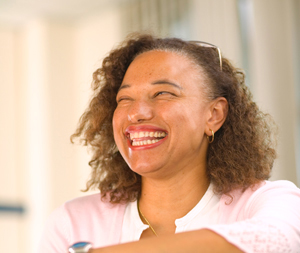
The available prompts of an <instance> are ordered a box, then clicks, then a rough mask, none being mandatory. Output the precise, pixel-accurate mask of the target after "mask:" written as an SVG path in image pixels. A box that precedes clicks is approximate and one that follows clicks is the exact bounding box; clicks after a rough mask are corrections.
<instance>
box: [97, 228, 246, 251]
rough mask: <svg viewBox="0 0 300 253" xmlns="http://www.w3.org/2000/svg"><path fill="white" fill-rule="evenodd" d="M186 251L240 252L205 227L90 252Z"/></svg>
mask: <svg viewBox="0 0 300 253" xmlns="http://www.w3.org/2000/svg"><path fill="white" fill-rule="evenodd" d="M110 252H122V253H135V252H137V253H140V252H143V253H148V252H149V253H153V252H155V253H166V252H172V253H181V252H182V253H187V252H201V253H205V252H216V253H217V252H232V253H235V252H242V251H241V250H239V249H238V248H236V247H235V246H234V245H232V244H230V243H229V242H228V241H226V240H225V239H224V238H223V237H221V236H220V235H218V234H216V233H215V232H213V231H211V230H207V229H202V230H196V231H191V232H185V233H178V234H175V235H169V236H162V237H158V238H149V239H143V240H140V241H137V242H132V243H125V244H119V245H115V246H110V247H105V248H98V249H94V250H93V251H92V253H110Z"/></svg>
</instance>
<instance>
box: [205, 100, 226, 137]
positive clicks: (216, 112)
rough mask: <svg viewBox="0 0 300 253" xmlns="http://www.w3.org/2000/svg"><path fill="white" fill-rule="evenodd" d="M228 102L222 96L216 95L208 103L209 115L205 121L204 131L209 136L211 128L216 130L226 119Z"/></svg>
mask: <svg viewBox="0 0 300 253" xmlns="http://www.w3.org/2000/svg"><path fill="white" fill-rule="evenodd" d="M227 114H228V102H227V100H226V98H224V97H218V98H216V99H215V100H213V101H212V102H211V103H210V107H209V116H208V119H207V122H206V128H205V133H206V135H208V136H211V135H212V133H211V130H212V131H214V133H215V132H217V131H218V130H219V129H220V128H221V126H222V125H223V123H224V122H225V120H226V117H227Z"/></svg>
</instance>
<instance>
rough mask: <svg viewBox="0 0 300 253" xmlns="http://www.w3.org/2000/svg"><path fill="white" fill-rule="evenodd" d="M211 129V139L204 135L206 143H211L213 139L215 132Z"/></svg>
mask: <svg viewBox="0 0 300 253" xmlns="http://www.w3.org/2000/svg"><path fill="white" fill-rule="evenodd" d="M209 130H210V131H211V139H210V136H208V135H206V138H207V140H208V143H212V142H213V141H214V139H215V133H214V131H213V130H211V129H209Z"/></svg>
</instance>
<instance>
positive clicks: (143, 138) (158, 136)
mask: <svg viewBox="0 0 300 253" xmlns="http://www.w3.org/2000/svg"><path fill="white" fill-rule="evenodd" d="M166 136H167V133H166V132H164V131H134V132H130V133H128V135H127V137H128V138H129V140H130V143H131V145H132V146H145V145H152V144H155V143H157V142H159V141H161V140H162V139H164V138H165V137H166Z"/></svg>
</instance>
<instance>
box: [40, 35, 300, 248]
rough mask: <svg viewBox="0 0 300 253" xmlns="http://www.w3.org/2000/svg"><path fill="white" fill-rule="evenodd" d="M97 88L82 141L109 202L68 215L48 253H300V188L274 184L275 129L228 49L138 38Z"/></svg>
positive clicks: (86, 201)
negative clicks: (225, 53)
mask: <svg viewBox="0 0 300 253" xmlns="http://www.w3.org/2000/svg"><path fill="white" fill-rule="evenodd" d="M92 87H93V89H94V97H93V99H92V100H91V103H90V105H89V107H88V109H87V110H86V112H85V113H84V114H83V116H82V117H81V120H80V124H79V127H78V129H77V131H76V133H75V134H74V135H73V136H72V138H76V137H81V139H82V140H83V142H84V144H85V145H88V146H90V147H91V148H92V150H93V158H92V160H91V161H90V166H91V167H92V169H93V172H92V176H91V179H90V180H89V181H88V183H87V189H90V188H91V187H98V188H99V189H100V191H101V198H100V195H98V194H96V195H90V196H86V197H82V198H78V199H75V200H72V201H70V202H67V203H66V204H65V205H63V206H62V207H60V208H59V209H57V210H56V211H55V212H54V213H53V215H52V216H51V217H50V219H49V222H48V225H47V228H46V232H45V234H44V237H43V240H42V243H41V247H40V252H44V253H45V252H66V251H67V248H68V245H71V244H73V243H76V242H78V241H86V242H91V243H92V244H93V249H92V250H91V249H90V251H89V252H93V253H100V252H198V251H199V252H200V251H201V252H242V251H245V252H276V253H278V252H299V249H300V191H299V189H297V188H296V187H295V186H294V185H293V184H292V183H290V182H287V181H278V182H268V181H265V180H267V179H268V178H269V176H270V172H271V168H272V165H273V162H274V159H275V157H276V152H275V143H274V138H273V135H272V128H274V127H273V126H271V125H270V122H271V121H270V118H269V116H268V115H266V114H263V113H262V112H261V111H259V109H258V107H257V105H256V104H255V103H254V102H253V101H252V97H251V94H250V92H249V91H248V89H247V87H246V86H245V84H244V75H243V73H242V72H241V71H239V70H238V69H236V68H234V67H233V66H232V65H231V64H230V63H229V61H228V60H227V59H225V58H223V57H222V55H221V53H220V50H219V49H218V48H217V47H215V46H213V45H211V44H208V43H203V42H186V41H182V40H179V39H157V38H154V37H152V36H150V35H139V36H136V37H134V38H131V39H128V40H127V41H126V42H124V44H123V45H122V46H120V47H119V48H117V49H115V50H113V51H112V52H111V53H110V54H109V56H107V57H106V58H105V59H104V61H103V65H102V68H100V69H98V70H97V71H96V72H95V73H94V81H93V86H92ZM124 243H125V244H124ZM76 247H81V248H85V249H82V251H79V249H76ZM89 248H90V245H89V244H87V243H83V244H82V245H79V246H78V245H75V246H74V245H73V246H71V249H70V252H88V249H89Z"/></svg>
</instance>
